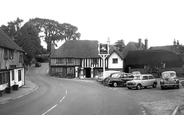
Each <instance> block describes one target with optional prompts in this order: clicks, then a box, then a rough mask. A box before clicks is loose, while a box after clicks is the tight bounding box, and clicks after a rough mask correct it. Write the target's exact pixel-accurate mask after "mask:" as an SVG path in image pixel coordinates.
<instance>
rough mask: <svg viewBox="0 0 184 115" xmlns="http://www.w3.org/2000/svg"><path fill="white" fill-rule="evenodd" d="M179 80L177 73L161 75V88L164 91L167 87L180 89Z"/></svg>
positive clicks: (170, 72) (165, 72)
mask: <svg viewBox="0 0 184 115" xmlns="http://www.w3.org/2000/svg"><path fill="white" fill-rule="evenodd" d="M179 84H180V82H179V79H178V77H177V76H176V72H175V71H164V72H162V74H161V79H160V87H161V89H164V88H166V87H176V88H177V89H179Z"/></svg>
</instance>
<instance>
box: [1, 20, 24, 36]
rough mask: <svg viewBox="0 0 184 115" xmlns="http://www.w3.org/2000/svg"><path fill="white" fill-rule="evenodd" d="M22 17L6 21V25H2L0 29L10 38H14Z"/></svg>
mask: <svg viewBox="0 0 184 115" xmlns="http://www.w3.org/2000/svg"><path fill="white" fill-rule="evenodd" d="M22 22H23V20H22V19H20V18H17V19H16V20H15V21H10V22H8V25H7V26H5V25H2V26H1V29H2V30H3V31H4V32H5V33H6V34H7V35H8V36H9V37H10V38H12V39H16V38H17V36H18V32H19V30H20V28H21V23H22Z"/></svg>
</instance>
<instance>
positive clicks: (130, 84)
mask: <svg viewBox="0 0 184 115" xmlns="http://www.w3.org/2000/svg"><path fill="white" fill-rule="evenodd" d="M126 86H127V88H128V89H132V88H136V89H141V88H142V87H144V88H147V87H148V86H152V87H153V88H156V86H157V81H156V79H155V78H154V76H153V75H151V74H140V75H137V76H134V79H133V80H132V81H127V83H126Z"/></svg>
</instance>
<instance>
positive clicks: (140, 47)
mask: <svg viewBox="0 0 184 115" xmlns="http://www.w3.org/2000/svg"><path fill="white" fill-rule="evenodd" d="M138 44H139V50H142V39H141V38H139V41H138Z"/></svg>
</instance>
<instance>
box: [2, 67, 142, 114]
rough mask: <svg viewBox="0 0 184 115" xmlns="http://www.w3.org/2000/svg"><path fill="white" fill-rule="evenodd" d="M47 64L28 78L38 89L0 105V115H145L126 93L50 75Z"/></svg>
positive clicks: (36, 69)
mask: <svg viewBox="0 0 184 115" xmlns="http://www.w3.org/2000/svg"><path fill="white" fill-rule="evenodd" d="M47 70H48V64H42V66H41V67H39V68H35V67H33V68H31V69H30V71H29V72H28V73H27V76H26V77H28V78H29V79H30V80H31V81H32V82H33V83H35V84H37V85H38V86H39V88H38V89H37V90H36V91H34V92H33V93H31V94H29V95H26V96H24V97H22V98H19V99H16V100H13V101H10V102H9V103H6V104H3V105H0V115H135V114H136V115H143V114H144V109H143V107H142V106H141V105H140V104H139V103H138V102H136V101H134V100H133V99H132V98H130V96H129V95H128V94H126V93H119V92H117V91H114V90H112V89H110V88H107V87H104V86H102V85H99V84H94V83H88V82H83V81H81V80H77V79H61V78H55V77H50V76H48V75H47Z"/></svg>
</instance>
